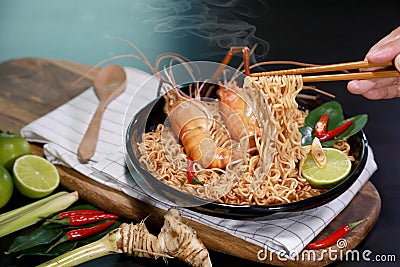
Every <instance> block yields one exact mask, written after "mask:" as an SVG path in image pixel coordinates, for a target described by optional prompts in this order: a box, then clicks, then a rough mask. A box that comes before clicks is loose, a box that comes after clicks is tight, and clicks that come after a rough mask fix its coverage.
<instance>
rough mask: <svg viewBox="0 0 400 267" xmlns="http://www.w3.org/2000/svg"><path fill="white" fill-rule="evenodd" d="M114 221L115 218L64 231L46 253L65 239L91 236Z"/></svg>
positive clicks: (72, 239) (71, 239) (70, 239)
mask: <svg viewBox="0 0 400 267" xmlns="http://www.w3.org/2000/svg"><path fill="white" fill-rule="evenodd" d="M114 223H115V220H110V221H107V222H105V223H103V224H99V225H95V226H92V227H87V228H80V229H73V230H70V231H68V232H67V233H65V234H64V235H63V236H62V237H61V238H60V239H59V240H58V241H57V242H56V243H54V244H53V245H51V246H50V247H49V248H48V249H47V250H46V253H48V252H49V251H51V250H52V249H53V248H55V247H56V246H58V245H59V244H61V243H63V242H65V241H75V240H78V239H82V238H86V237H89V236H93V235H95V234H98V233H101V232H102V231H104V230H105V229H107V228H108V227H110V226H111V225H113V224H114Z"/></svg>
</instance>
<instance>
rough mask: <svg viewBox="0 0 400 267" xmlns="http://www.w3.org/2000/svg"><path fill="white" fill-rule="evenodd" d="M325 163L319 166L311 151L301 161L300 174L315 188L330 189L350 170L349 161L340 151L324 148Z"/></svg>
mask: <svg viewBox="0 0 400 267" xmlns="http://www.w3.org/2000/svg"><path fill="white" fill-rule="evenodd" d="M323 150H324V153H325V155H326V160H327V161H326V165H325V166H324V167H323V168H321V167H319V166H318V165H317V164H316V163H315V162H314V160H313V158H312V155H311V153H309V154H308V155H307V157H306V158H305V159H304V161H303V166H302V169H301V174H302V176H303V177H304V178H305V179H306V180H307V181H308V182H309V183H310V184H311V185H312V186H313V187H315V188H323V189H330V188H332V187H334V186H335V185H337V184H339V183H340V182H341V181H342V180H343V179H344V178H346V177H347V176H348V175H349V173H350V171H351V161H350V159H349V157H348V156H347V155H346V154H345V153H343V152H342V151H340V150H338V149H335V148H324V149H323Z"/></svg>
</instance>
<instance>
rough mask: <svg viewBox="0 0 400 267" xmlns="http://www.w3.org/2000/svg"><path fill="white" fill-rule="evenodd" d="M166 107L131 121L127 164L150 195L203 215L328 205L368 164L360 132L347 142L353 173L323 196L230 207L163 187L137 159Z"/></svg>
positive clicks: (251, 214)
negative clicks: (144, 139) (145, 139)
mask: <svg viewBox="0 0 400 267" xmlns="http://www.w3.org/2000/svg"><path fill="white" fill-rule="evenodd" d="M320 104H321V101H320V100H318V101H311V100H307V101H304V100H303V101H301V102H299V105H300V106H301V107H302V108H306V109H312V108H315V107H316V106H318V105H320ZM164 105H165V101H164V98H163V97H159V98H157V99H155V100H153V101H152V102H151V103H149V104H148V105H146V106H145V107H144V108H143V109H141V110H140V111H139V112H138V113H136V115H135V116H134V118H133V119H132V120H131V122H130V124H129V126H128V128H127V132H126V142H125V145H126V163H127V166H128V168H129V169H130V171H131V174H132V177H133V179H134V180H135V182H136V183H137V184H139V186H140V187H141V188H142V189H143V190H144V191H145V192H146V193H147V194H148V195H150V196H152V197H153V198H155V199H156V200H158V201H162V202H165V203H168V204H171V205H175V206H184V207H187V208H189V209H192V210H195V211H198V212H201V213H204V214H208V215H212V216H217V217H224V218H232V219H255V218H257V217H264V216H268V215H271V214H273V213H276V212H295V211H303V210H308V209H312V208H315V207H318V206H321V205H324V204H326V203H328V202H329V201H331V200H333V199H335V198H337V197H338V196H339V195H341V194H342V193H343V192H345V191H346V190H347V189H349V187H350V186H351V185H352V184H353V183H354V182H355V181H356V180H357V178H358V177H359V176H360V174H361V172H362V170H363V169H364V167H365V164H366V161H367V155H368V153H367V139H366V136H365V134H364V132H363V131H360V132H359V133H357V134H355V135H353V136H351V137H350V138H349V139H348V142H349V143H350V145H351V154H352V155H353V156H354V158H355V161H354V163H353V166H352V170H351V173H350V174H349V176H348V177H346V179H344V180H343V181H342V182H341V183H340V184H338V185H336V186H335V187H334V188H332V189H330V190H328V191H326V192H324V193H322V194H320V195H317V196H313V197H310V198H308V199H305V200H301V201H297V202H293V203H288V204H279V205H270V206H258V205H231V204H223V203H218V202H210V201H208V200H204V199H200V198H198V197H196V196H193V195H190V194H187V193H184V192H182V191H179V190H177V189H175V188H172V187H170V186H168V185H166V184H164V183H163V182H161V181H160V180H158V179H157V178H155V177H154V176H153V175H152V174H151V173H149V172H148V170H147V169H146V167H145V166H144V165H143V164H142V163H140V162H139V160H138V159H139V157H140V152H139V150H138V145H137V143H138V142H141V141H142V134H143V133H144V132H149V131H154V130H155V129H156V128H157V125H158V124H160V123H163V122H164V121H165V119H166V115H165V113H164ZM188 203H189V204H188Z"/></svg>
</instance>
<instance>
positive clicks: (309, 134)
mask: <svg viewBox="0 0 400 267" xmlns="http://www.w3.org/2000/svg"><path fill="white" fill-rule="evenodd" d="M313 131H314V128H313V127H310V126H307V125H304V126H303V127H300V128H299V132H300V133H301V136H302V138H301V144H302V145H303V146H307V145H311V143H312V141H313V139H314V136H313Z"/></svg>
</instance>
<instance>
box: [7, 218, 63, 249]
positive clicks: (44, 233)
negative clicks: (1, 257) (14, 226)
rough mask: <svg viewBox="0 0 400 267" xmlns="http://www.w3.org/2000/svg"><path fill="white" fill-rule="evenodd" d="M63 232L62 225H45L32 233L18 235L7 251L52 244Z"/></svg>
mask: <svg viewBox="0 0 400 267" xmlns="http://www.w3.org/2000/svg"><path fill="white" fill-rule="evenodd" d="M62 233H63V228H62V226H60V225H54V224H46V225H43V226H41V227H40V228H39V229H37V230H36V231H35V232H33V233H31V234H28V235H24V236H18V237H16V238H15V239H14V241H13V243H12V244H11V245H10V248H9V249H8V251H7V252H6V253H12V252H18V251H22V250H26V249H30V248H33V247H35V246H38V245H47V244H50V243H51V242H53V241H54V240H56V239H57V238H58V237H59V236H61V235H62Z"/></svg>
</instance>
